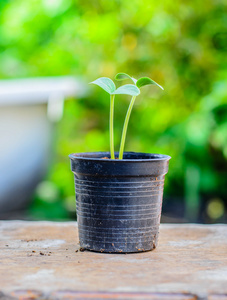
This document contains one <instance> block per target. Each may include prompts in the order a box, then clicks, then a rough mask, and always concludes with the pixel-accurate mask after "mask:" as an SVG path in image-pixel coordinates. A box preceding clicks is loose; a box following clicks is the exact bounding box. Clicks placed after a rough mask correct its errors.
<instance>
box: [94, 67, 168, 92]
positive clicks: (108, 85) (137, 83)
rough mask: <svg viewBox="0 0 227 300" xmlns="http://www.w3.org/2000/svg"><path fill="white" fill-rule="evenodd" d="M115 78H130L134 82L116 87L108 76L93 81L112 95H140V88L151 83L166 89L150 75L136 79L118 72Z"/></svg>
mask: <svg viewBox="0 0 227 300" xmlns="http://www.w3.org/2000/svg"><path fill="white" fill-rule="evenodd" d="M115 79H116V80H118V81H121V80H125V79H130V80H132V81H133V83H134V84H125V85H122V86H120V87H119V88H117V89H116V86H115V84H114V82H113V81H112V80H111V79H110V78H107V77H101V78H98V79H96V80H95V81H92V82H91V83H93V84H96V85H98V86H100V87H101V88H102V89H103V90H104V91H106V92H107V93H109V94H110V95H116V94H121V95H130V96H138V95H139V94H140V90H139V89H140V88H141V87H143V86H145V85H149V84H154V85H157V86H158V87H160V88H161V89H162V90H164V89H163V87H162V86H161V85H159V84H158V83H157V82H155V81H154V80H152V79H150V78H149V77H142V78H140V79H138V80H136V79H135V78H133V77H131V76H129V75H128V74H125V73H118V74H117V75H116V76H115Z"/></svg>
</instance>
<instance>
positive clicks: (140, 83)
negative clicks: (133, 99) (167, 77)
mask: <svg viewBox="0 0 227 300" xmlns="http://www.w3.org/2000/svg"><path fill="white" fill-rule="evenodd" d="M149 84H155V85H157V86H159V87H160V89H162V90H164V89H163V87H162V86H161V85H159V84H158V83H157V82H155V81H154V80H152V79H150V78H148V77H141V78H140V79H138V80H137V82H136V85H137V86H138V88H141V87H142V86H145V85H149Z"/></svg>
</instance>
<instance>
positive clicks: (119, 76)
mask: <svg viewBox="0 0 227 300" xmlns="http://www.w3.org/2000/svg"><path fill="white" fill-rule="evenodd" d="M115 79H116V80H118V81H121V80H126V79H131V80H132V81H133V83H134V84H136V82H137V80H136V79H135V78H133V77H131V76H129V75H128V74H126V73H118V74H117V75H116V76H115Z"/></svg>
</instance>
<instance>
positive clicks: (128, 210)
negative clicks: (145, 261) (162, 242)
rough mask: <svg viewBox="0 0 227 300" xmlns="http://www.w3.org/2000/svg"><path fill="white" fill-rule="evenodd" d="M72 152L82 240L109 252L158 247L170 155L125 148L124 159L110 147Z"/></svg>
mask: <svg viewBox="0 0 227 300" xmlns="http://www.w3.org/2000/svg"><path fill="white" fill-rule="evenodd" d="M117 156H118V153H116V157H117ZM69 157H70V159H71V169H72V171H73V173H74V176H75V188H76V207H77V220H78V229H79V239H80V246H81V247H82V248H85V249H88V250H93V251H99V252H110V253H112V252H114V253H129V252H141V251H148V250H152V249H154V248H155V247H156V246H157V241H158V230H159V224H160V216H161V208H162V197H163V186H164V177H165V174H166V173H167V172H168V164H169V159H170V156H167V155H161V154H147V153H134V152H126V153H124V159H123V160H118V159H116V160H112V159H108V158H109V157H110V156H109V152H95V153H75V154H71V155H70V156H69Z"/></svg>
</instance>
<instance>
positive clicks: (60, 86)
mask: <svg viewBox="0 0 227 300" xmlns="http://www.w3.org/2000/svg"><path fill="white" fill-rule="evenodd" d="M85 92H86V89H85V87H84V85H83V84H82V83H81V82H80V81H78V80H77V79H75V78H74V77H68V76H65V77H50V78H48V77H47V78H30V79H18V80H17V79H12V80H0V216H1V214H4V213H5V212H8V211H11V210H16V209H20V208H23V207H24V206H26V204H27V202H28V201H29V200H30V198H31V195H32V193H33V191H34V188H35V187H36V185H37V184H38V183H39V182H40V180H42V178H43V176H44V175H45V173H46V170H47V167H48V164H49V159H50V157H51V156H52V155H53V153H50V152H51V143H52V142H53V140H52V136H53V134H52V133H53V131H52V130H53V129H54V128H53V124H52V122H56V121H59V120H60V118H61V117H62V115H63V107H64V99H65V98H68V97H81V96H84V95H85ZM50 154H51V156H50Z"/></svg>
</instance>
